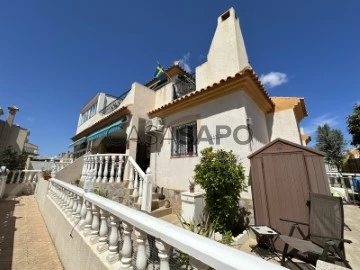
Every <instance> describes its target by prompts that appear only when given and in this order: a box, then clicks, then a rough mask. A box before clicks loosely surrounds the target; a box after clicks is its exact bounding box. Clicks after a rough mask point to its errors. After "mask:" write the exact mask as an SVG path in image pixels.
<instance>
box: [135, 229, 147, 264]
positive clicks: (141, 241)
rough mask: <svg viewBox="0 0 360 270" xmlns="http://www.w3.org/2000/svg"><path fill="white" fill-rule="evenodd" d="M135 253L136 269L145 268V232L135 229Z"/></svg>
mask: <svg viewBox="0 0 360 270" xmlns="http://www.w3.org/2000/svg"><path fill="white" fill-rule="evenodd" d="M135 235H136V243H137V253H136V269H137V270H145V269H146V265H147V256H146V247H145V241H146V239H147V237H146V233H145V232H143V231H141V230H139V229H135Z"/></svg>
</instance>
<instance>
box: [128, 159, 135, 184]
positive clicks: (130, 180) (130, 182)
mask: <svg viewBox="0 0 360 270" xmlns="http://www.w3.org/2000/svg"><path fill="white" fill-rule="evenodd" d="M128 162H129V185H128V188H129V189H133V188H134V167H133V165H132V164H131V162H130V161H128Z"/></svg>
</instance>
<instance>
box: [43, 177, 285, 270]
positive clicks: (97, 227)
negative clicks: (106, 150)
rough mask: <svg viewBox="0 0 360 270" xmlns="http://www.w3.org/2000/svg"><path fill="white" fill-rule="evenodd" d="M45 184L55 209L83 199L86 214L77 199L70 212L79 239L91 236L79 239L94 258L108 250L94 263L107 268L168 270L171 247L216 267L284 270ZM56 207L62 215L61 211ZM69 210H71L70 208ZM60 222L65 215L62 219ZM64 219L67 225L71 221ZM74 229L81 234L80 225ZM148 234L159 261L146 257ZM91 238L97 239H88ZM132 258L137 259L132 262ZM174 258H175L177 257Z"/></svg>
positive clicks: (126, 209)
mask: <svg viewBox="0 0 360 270" xmlns="http://www.w3.org/2000/svg"><path fill="white" fill-rule="evenodd" d="M145 180H146V176H145ZM50 181H51V185H50V186H49V191H48V195H49V196H50V197H51V198H52V199H53V201H54V203H56V204H58V205H59V206H61V205H62V204H64V202H65V204H66V205H69V204H70V203H71V198H73V200H74V199H76V198H81V199H82V200H83V202H84V201H85V203H86V206H87V207H86V209H85V214H84V211H83V208H81V211H80V208H79V206H80V204H81V203H80V202H79V201H77V206H76V212H75V213H77V214H78V215H79V218H81V221H83V222H84V224H85V231H84V235H92V237H90V238H84V239H85V240H84V241H87V243H88V244H89V245H94V246H95V247H96V250H97V252H95V253H94V255H95V254H96V253H104V252H107V254H106V256H100V255H99V259H102V258H106V260H105V261H104V263H105V265H106V264H107V265H108V267H110V264H114V263H118V264H117V266H116V268H117V267H120V269H132V267H133V266H136V269H139V270H145V269H147V268H148V267H154V268H156V269H160V270H169V269H170V268H171V267H170V262H171V260H170V258H171V256H173V255H172V253H170V249H171V247H173V248H174V250H179V251H181V252H183V253H185V254H189V255H190V256H191V257H194V258H196V259H197V260H199V261H201V262H203V263H205V264H207V265H208V266H209V267H212V268H215V269H229V270H235V269H270V270H272V269H283V268H282V267H281V266H279V265H276V264H273V263H269V262H267V261H265V260H262V259H261V258H258V257H255V256H252V255H250V254H246V253H244V252H241V251H239V250H237V249H235V248H232V247H229V246H226V245H223V244H220V243H218V242H216V241H213V240H211V239H208V238H206V237H203V236H201V235H198V234H194V233H192V232H190V231H187V230H185V229H183V228H180V227H177V226H175V225H173V224H171V223H168V222H166V221H163V220H160V219H157V218H154V217H152V216H150V215H148V214H146V213H142V212H141V211H137V210H135V209H132V208H129V207H127V206H125V205H122V204H120V203H118V202H115V201H111V200H109V199H106V198H104V197H101V196H98V195H96V194H94V193H92V192H86V193H85V192H84V191H83V190H82V189H81V188H78V187H76V186H73V185H70V184H68V183H64V182H62V181H60V180H57V179H54V178H52V179H51V180H50ZM144 185H145V183H144ZM64 194H65V197H64ZM74 195H76V196H74ZM144 195H145V194H144ZM69 198H70V199H69ZM82 205H84V203H83V204H82ZM59 209H60V211H63V212H65V211H64V209H61V208H59ZM66 209H67V208H65V210H66ZM74 209H75V207H74V206H73V208H72V210H74ZM65 214H66V212H65ZM99 215H100V220H99ZM108 215H110V233H109V231H108V222H107V219H108ZM64 218H68V217H66V215H64ZM68 219H69V222H70V218H68ZM81 221H80V222H81ZM120 221H121V226H122V228H123V230H122V242H123V244H122V246H121V248H120V250H119V241H120V240H121V239H120V238H119V235H120V234H119V222H120ZM76 230H78V231H81V229H80V228H79V227H77V228H76ZM132 236H133V237H132ZM150 236H151V238H152V239H156V240H155V246H154V245H151V249H152V252H155V253H157V255H158V257H159V261H158V262H157V261H154V260H152V259H151V256H150V257H149V258H148V256H147V251H146V248H147V245H146V242H147V239H148V237H150ZM64 237H66V236H64ZM94 237H95V238H96V240H97V241H94V240H93V239H95V238H94ZM107 239H108V242H107ZM69 241H70V240H69ZM69 243H70V242H69ZM93 250H95V249H93ZM133 252H135V253H136V256H133ZM219 254H221V256H220V255H219ZM135 257H136V260H135V261H133V260H134V258H135ZM173 259H174V260H176V256H175V257H174V258H173Z"/></svg>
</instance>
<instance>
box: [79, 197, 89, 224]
mask: <svg viewBox="0 0 360 270" xmlns="http://www.w3.org/2000/svg"><path fill="white" fill-rule="evenodd" d="M86 213H87V208H86V200H85V199H84V198H82V206H81V210H80V222H79V230H80V231H81V230H83V229H84V226H85V219H86Z"/></svg>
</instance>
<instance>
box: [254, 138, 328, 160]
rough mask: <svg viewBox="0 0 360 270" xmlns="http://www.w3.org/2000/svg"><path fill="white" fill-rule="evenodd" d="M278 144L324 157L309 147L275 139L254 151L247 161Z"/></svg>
mask: <svg viewBox="0 0 360 270" xmlns="http://www.w3.org/2000/svg"><path fill="white" fill-rule="evenodd" d="M278 142H281V143H284V144H287V145H290V146H293V147H296V148H299V149H302V150H305V151H307V152H311V153H314V154H316V155H320V156H325V153H324V152H321V151H318V150H315V149H313V148H310V147H307V146H303V145H300V144H297V143H293V142H290V141H288V140H284V139H282V138H277V139H275V140H273V141H272V142H270V143H268V144H267V145H265V146H263V147H261V148H260V149H259V150H257V151H255V152H254V153H252V154H251V155H249V156H248V158H249V159H251V158H253V157H254V156H256V155H258V154H260V153H261V152H263V151H264V150H266V149H268V148H270V147H271V146H273V145H274V144H276V143H278Z"/></svg>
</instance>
